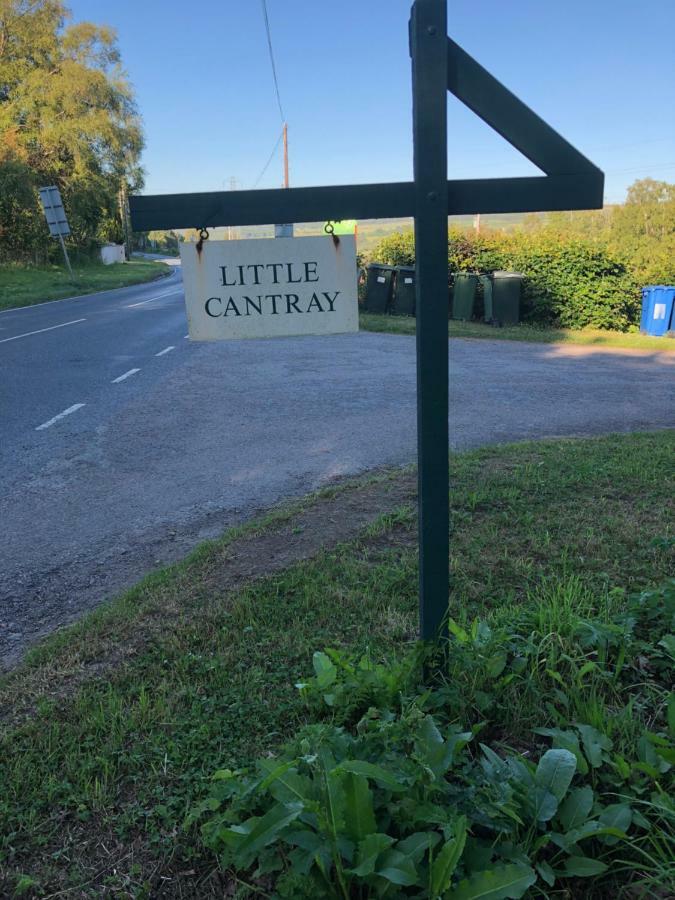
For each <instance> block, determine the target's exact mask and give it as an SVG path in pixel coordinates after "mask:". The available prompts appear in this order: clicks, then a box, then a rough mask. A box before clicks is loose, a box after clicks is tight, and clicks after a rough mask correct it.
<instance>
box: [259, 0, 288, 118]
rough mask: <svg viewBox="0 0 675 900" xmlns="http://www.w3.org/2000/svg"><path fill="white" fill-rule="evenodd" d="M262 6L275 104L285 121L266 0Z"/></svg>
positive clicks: (262, 0)
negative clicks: (275, 97) (275, 98)
mask: <svg viewBox="0 0 675 900" xmlns="http://www.w3.org/2000/svg"><path fill="white" fill-rule="evenodd" d="M261 2H262V8H263V16H264V17H265V31H266V33H267V47H268V49H269V52H270V62H271V63H272V77H273V78H274V90H275V92H276V95H277V105H278V106H279V115H280V116H281V121H282V122H285V121H286V117H285V116H284V108H283V106H282V105H281V94H280V93H279V81H278V79H277V67H276V66H275V64H274V50H273V49H272V35H271V33H270V20H269V16H268V15H267V0H261Z"/></svg>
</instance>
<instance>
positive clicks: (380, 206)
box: [130, 0, 604, 640]
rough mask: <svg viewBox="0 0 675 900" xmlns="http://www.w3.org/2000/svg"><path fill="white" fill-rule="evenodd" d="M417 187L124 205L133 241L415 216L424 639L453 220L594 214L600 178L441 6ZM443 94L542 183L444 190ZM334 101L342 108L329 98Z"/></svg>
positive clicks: (431, 27) (429, 613) (445, 502)
mask: <svg viewBox="0 0 675 900" xmlns="http://www.w3.org/2000/svg"><path fill="white" fill-rule="evenodd" d="M410 55H411V57H412V80H413V146H414V181H413V182H411V183H410V182H398V183H388V184H365V185H346V186H339V187H313V188H288V189H283V190H263V191H236V192H225V191H223V192H217V193H201V194H169V195H163V196H138V197H131V198H130V208H131V219H132V224H133V228H134V230H136V231H150V230H153V229H173V228H211V227H215V226H221V225H267V224H269V223H271V222H323V221H326V220H333V221H334V220H338V219H376V218H397V217H403V216H414V219H415V243H416V267H417V279H416V290H417V440H418V468H419V547H420V597H419V603H420V636H421V637H422V639H424V640H432V639H434V638H436V637H438V636H439V635H440V633H441V630H442V628H443V622H444V619H445V617H446V614H447V608H448V585H449V572H448V569H449V543H448V527H449V483H448V458H449V457H448V453H449V451H448V443H449V441H448V340H447V320H448V278H447V276H448V246H447V236H448V234H447V233H448V215H466V214H479V213H503V212H536V211H540V210H571V209H600V208H601V207H602V201H603V188H604V175H603V173H602V172H601V171H600V170H599V169H598V168H597V167H596V166H595V165H593V163H591V162H590V161H589V160H588V159H586V157H584V156H583V155H582V154H581V153H579V151H578V150H576V149H575V148H574V147H572V145H571V144H569V143H568V142H567V141H566V140H565V139H564V138H562V137H561V136H560V135H559V134H557V133H556V132H555V131H554V130H553V129H552V128H551V127H550V126H549V125H547V124H546V123H545V122H544V121H543V120H542V119H540V118H539V116H537V115H536V114H535V113H534V112H532V110H530V109H529V108H528V107H527V106H525V104H524V103H522V102H521V101H520V100H519V99H518V98H517V97H515V96H514V95H513V94H512V93H511V92H510V91H508V90H507V89H506V88H505V87H504V86H503V85H502V84H500V82H499V81H497V79H496V78H494V77H493V76H492V75H490V74H489V72H487V71H486V70H485V69H484V68H483V67H482V66H480V65H479V64H478V63H477V62H476V61H475V60H474V59H472V58H471V57H470V56H469V55H468V54H467V53H465V52H464V51H463V50H462V49H461V48H460V47H459V46H458V45H457V44H455V43H454V41H452V40H451V39H450V38H448V36H447V12H446V0H415V2H414V4H413V6H412V12H411V19H410ZM447 91H450V92H451V93H452V94H454V95H455V97H457V98H458V99H459V100H461V101H462V102H463V103H464V104H465V105H466V106H468V107H469V108H470V109H471V110H473V111H474V112H475V113H476V115H478V116H480V118H481V119H483V120H484V121H485V122H486V123H487V124H488V125H490V126H491V127H492V128H494V129H495V131H497V132H498V133H499V134H501V135H502V137H504V138H505V139H506V140H507V141H508V142H509V143H510V144H512V145H513V146H514V147H515V148H516V149H518V150H520V152H521V153H523V155H524V156H526V157H527V158H528V159H530V160H531V161H532V162H533V163H534V164H535V165H536V166H537V167H538V168H539V169H541V170H542V171H543V172H544V173H545V174H544V175H543V176H534V177H527V178H487V179H468V180H462V181H448V178H447V122H446V109H447V97H446V92H447ZM336 99H337V98H336Z"/></svg>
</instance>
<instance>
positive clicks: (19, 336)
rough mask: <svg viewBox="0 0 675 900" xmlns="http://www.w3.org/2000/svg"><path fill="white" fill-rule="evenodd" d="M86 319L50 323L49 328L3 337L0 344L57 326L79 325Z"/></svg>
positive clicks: (50, 329) (51, 329)
mask: <svg viewBox="0 0 675 900" xmlns="http://www.w3.org/2000/svg"><path fill="white" fill-rule="evenodd" d="M86 321H87V320H86V319H73V320H72V322H61V324H60V325H50V326H49V328H38V330H37V331H26V332H25V334H15V335H14V337H9V338H3V339H2V340H1V341H0V344H6V343H7V341H18V340H19V338H25V337H30V336H31V335H32V334H42V332H43V331H53V330H54V329H55V328H65V327H66V325H77V323H78V322H86Z"/></svg>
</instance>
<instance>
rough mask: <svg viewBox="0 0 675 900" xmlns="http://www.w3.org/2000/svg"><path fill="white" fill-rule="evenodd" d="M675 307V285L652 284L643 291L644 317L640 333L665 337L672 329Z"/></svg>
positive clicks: (641, 319) (641, 318) (674, 323)
mask: <svg viewBox="0 0 675 900" xmlns="http://www.w3.org/2000/svg"><path fill="white" fill-rule="evenodd" d="M673 306H675V285H665V284H650V285H648V286H647V287H645V288H643V289H642V315H641V317H640V331H641V332H642V334H651V335H652V336H654V337H663V335H664V334H666V333H667V332H668V331H670V329H671V328H675V321H673Z"/></svg>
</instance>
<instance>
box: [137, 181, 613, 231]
mask: <svg viewBox="0 0 675 900" xmlns="http://www.w3.org/2000/svg"><path fill="white" fill-rule="evenodd" d="M602 195H603V175H602V173H601V172H599V171H598V170H595V171H592V172H584V173H583V174H581V175H549V176H534V177H528V178H481V179H470V180H463V181H448V214H449V215H471V214H473V213H505V212H540V211H554V210H568V209H598V208H600V207H602ZM129 206H130V211H131V222H132V227H133V229H134V231H154V230H158V231H162V230H168V229H171V228H202V227H206V228H212V227H215V226H223V225H272V224H276V223H284V222H324V221H327V220H329V219H331V220H339V219H397V218H403V217H408V216H410V217H412V216H414V215H415V186H414V183H413V182H407V181H402V182H391V183H387V184H350V185H343V186H335V187H306V188H289V189H287V190H283V189H273V190H264V191H218V192H214V193H200V194H154V195H148V196H141V195H139V196H134V197H130V198H129Z"/></svg>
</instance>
